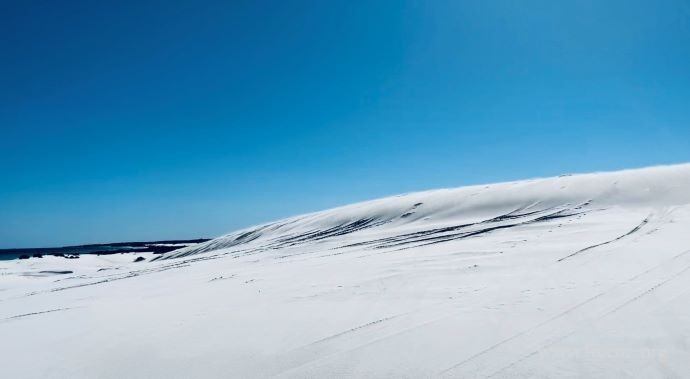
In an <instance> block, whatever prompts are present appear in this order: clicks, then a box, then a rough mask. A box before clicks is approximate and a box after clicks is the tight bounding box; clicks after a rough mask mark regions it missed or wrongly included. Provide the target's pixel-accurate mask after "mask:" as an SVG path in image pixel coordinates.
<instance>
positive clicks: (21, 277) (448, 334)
mask: <svg viewBox="0 0 690 379" xmlns="http://www.w3.org/2000/svg"><path fill="white" fill-rule="evenodd" d="M144 256H145V257H146V258H147V259H148V260H147V261H145V262H138V263H133V262H132V261H133V259H134V256H133V255H117V256H102V257H96V256H82V258H81V259H73V260H67V259H62V258H57V257H46V258H42V259H34V258H32V259H29V260H22V261H19V260H17V261H5V262H0V338H1V340H2V343H0V370H2V371H0V372H2V377H7V378H37V377H38V378H41V377H46V378H48V377H49V378H122V377H127V378H150V377H165V378H214V377H236V378H255V377H256V378H263V377H295V378H315V377H458V378H466V377H479V378H484V377H499V378H500V377H505V378H515V377H518V378H522V377H525V378H528V377H529V378H531V377H545V378H552V377H636V378H637V377H638V378H654V377H659V378H674V377H678V378H681V377H688V376H690V165H676V166H664V167H653V168H647V169H640V170H628V171H620V172H612V173H596V174H586V175H569V176H561V177H557V178H547V179H535V180H527V181H519V182H511V183H500V184H494V185H482V186H471V187H463V188H457V189H443V190H436V191H428V192H420V193H412V194H406V195H401V196H395V197H391V198H385V199H380V200H374V201H370V202H365V203H360V204H354V205H350V206H345V207H341V208H336V209H332V210H327V211H323V212H318V213H313V214H309V215H304V216H298V217H293V218H290V219H286V220H281V221H278V222H274V223H270V224H266V225H261V226H257V227H252V228H248V229H245V230H241V231H237V232H234V233H230V234H228V235H225V236H221V237H219V238H217V239H214V240H211V241H208V242H206V243H203V244H199V245H195V246H191V247H186V248H182V249H179V250H176V251H173V252H170V253H167V254H165V255H163V256H156V258H153V255H146V254H145V255H144Z"/></svg>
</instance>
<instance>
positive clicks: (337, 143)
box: [0, 0, 690, 247]
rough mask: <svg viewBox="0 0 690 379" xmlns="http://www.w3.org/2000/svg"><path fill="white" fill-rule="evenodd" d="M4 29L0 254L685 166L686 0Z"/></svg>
mask: <svg viewBox="0 0 690 379" xmlns="http://www.w3.org/2000/svg"><path fill="white" fill-rule="evenodd" d="M0 21H1V22H0V33H1V35H2V38H1V39H0V46H2V59H0V152H1V153H2V155H1V158H0V247H36V246H55V245H67V244H79V243H93V242H112V241H124V240H152V239H168V238H195V237H204V236H208V237H211V236H215V235H218V234H221V233H224V232H227V231H231V230H233V229H235V228H239V227H244V226H248V225H252V224H256V223H260V222H265V221H270V220H273V219H276V218H280V217H284V216H290V215H294V214H299V213H303V212H308V211H315V210H320V209H323V208H327V207H332V206H337V205H342V204H347V203H350V202H354V201H359V200H366V199H371V198H376V197H380V196H385V195H391V194H396V193H402V192H409V191H415V190H423V189H431V188H437V187H451V186H460V185H466V184H476V183H485V182H494V181H502V180H513V179H520V178H530V177H535V176H548V175H557V174H561V173H566V172H587V171H598V170H612V169H620V168H630V167H638V166H647V165H655V164H669V163H680V162H688V161H690V4H689V3H688V2H687V1H673V0H669V1H663V2H660V1H635V0H628V1H552V0H551V1H520V2H516V1H440V0H439V1H415V2H408V1H374V2H369V1H366V2H364V1H363V2H352V1H342V2H341V1H311V2H302V1H292V2H287V1H274V2H271V1H231V2H228V1H218V2H203V1H194V2H192V1H189V2H180V1H164V2H163V1H160V2H158V1H156V2H147V1H132V2H127V1H118V2H93V1H83V2H80V1H65V2H54V1H45V2H34V1H26V2H23V1H22V2H11V3H8V4H4V5H3V12H2V14H1V15H0Z"/></svg>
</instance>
